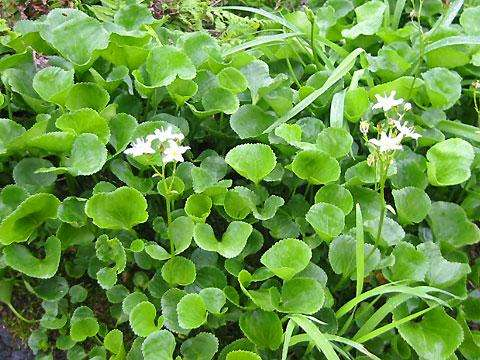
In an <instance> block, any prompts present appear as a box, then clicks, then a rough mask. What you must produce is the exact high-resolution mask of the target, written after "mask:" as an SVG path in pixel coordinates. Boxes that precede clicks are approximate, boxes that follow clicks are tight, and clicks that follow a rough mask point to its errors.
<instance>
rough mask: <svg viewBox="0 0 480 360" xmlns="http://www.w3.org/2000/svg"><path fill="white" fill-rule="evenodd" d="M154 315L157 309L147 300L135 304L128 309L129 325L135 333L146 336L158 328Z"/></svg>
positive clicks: (155, 315)
mask: <svg viewBox="0 0 480 360" xmlns="http://www.w3.org/2000/svg"><path fill="white" fill-rule="evenodd" d="M156 317H157V310H156V309H155V306H154V305H153V304H152V303H151V302H149V301H143V302H141V303H138V304H137V305H135V307H134V308H133V309H132V310H131V311H130V315H129V322H130V327H131V328H132V331H133V332H134V333H135V335H137V336H141V337H147V336H148V335H150V334H152V333H154V332H155V331H157V330H158V329H157V326H156V325H155V319H156Z"/></svg>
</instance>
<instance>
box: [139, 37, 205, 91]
mask: <svg viewBox="0 0 480 360" xmlns="http://www.w3.org/2000/svg"><path fill="white" fill-rule="evenodd" d="M145 69H146V71H147V73H148V75H149V77H150V83H149V84H148V85H149V86H152V87H161V86H166V85H169V84H171V83H172V82H173V81H174V80H175V79H176V78H177V76H178V77H179V78H180V79H183V80H191V79H193V78H194V77H195V74H196V70H195V66H194V65H193V63H192V61H191V60H190V59H189V57H188V56H187V55H186V53H185V52H184V51H182V50H179V49H177V48H175V47H173V46H170V45H164V46H159V47H155V48H153V49H152V50H150V54H149V55H148V57H147V61H146V63H145Z"/></svg>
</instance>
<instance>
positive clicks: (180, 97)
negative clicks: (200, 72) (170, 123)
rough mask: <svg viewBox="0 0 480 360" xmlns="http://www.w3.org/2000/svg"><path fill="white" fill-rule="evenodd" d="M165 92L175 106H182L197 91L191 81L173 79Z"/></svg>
mask: <svg viewBox="0 0 480 360" xmlns="http://www.w3.org/2000/svg"><path fill="white" fill-rule="evenodd" d="M167 90H168V93H169V94H170V96H171V97H172V99H173V100H174V101H175V103H176V104H177V106H183V105H184V104H185V102H186V101H188V99H190V98H191V97H192V96H194V95H195V94H196V93H197V91H198V85H197V83H196V82H194V81H193V80H183V79H179V78H177V79H175V80H174V81H173V82H172V83H171V84H169V85H167Z"/></svg>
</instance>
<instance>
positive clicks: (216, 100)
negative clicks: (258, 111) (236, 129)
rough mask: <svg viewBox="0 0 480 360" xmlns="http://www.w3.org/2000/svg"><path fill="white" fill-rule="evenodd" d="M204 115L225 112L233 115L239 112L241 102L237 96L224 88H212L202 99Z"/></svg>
mask: <svg viewBox="0 0 480 360" xmlns="http://www.w3.org/2000/svg"><path fill="white" fill-rule="evenodd" d="M202 105H203V108H204V110H205V111H204V114H203V115H212V114H216V113H220V112H223V113H225V114H229V115H230V114H233V113H235V112H236V111H237V110H238V106H239V101H238V98H237V96H236V95H234V94H232V93H231V92H230V91H229V90H226V89H223V88H212V89H210V90H209V91H208V92H207V93H206V94H205V95H204V96H203V97H202Z"/></svg>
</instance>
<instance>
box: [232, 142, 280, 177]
mask: <svg viewBox="0 0 480 360" xmlns="http://www.w3.org/2000/svg"><path fill="white" fill-rule="evenodd" d="M225 161H226V162H227V164H228V165H230V166H231V167H232V168H233V169H234V170H235V171H236V172H237V173H239V174H240V175H242V176H243V177H244V178H247V179H249V180H251V181H253V182H254V183H256V184H257V183H259V182H260V181H261V180H262V179H263V178H265V177H266V176H267V175H268V174H270V173H271V172H272V170H273V169H274V168H275V165H276V164H277V159H276V156H275V153H274V152H273V151H272V149H271V148H270V146H268V145H265V144H243V145H238V146H236V147H234V148H233V149H231V150H230V151H229V152H228V153H227V156H226V157H225Z"/></svg>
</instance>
